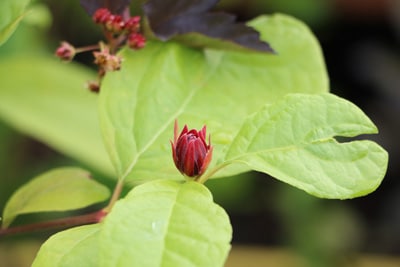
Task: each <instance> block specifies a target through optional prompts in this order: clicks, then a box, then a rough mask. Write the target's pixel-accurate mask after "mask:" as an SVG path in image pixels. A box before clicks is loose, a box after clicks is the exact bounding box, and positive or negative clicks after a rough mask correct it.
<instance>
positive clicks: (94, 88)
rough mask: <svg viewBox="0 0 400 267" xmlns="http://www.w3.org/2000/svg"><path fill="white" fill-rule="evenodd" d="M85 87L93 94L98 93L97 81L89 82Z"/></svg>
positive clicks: (98, 85)
mask: <svg viewBox="0 0 400 267" xmlns="http://www.w3.org/2000/svg"><path fill="white" fill-rule="evenodd" d="M86 86H87V88H88V89H89V90H90V91H91V92H93V93H98V92H99V91H100V84H99V82H97V81H89V82H88V83H87V85H86Z"/></svg>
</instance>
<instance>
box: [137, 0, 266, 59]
mask: <svg viewBox="0 0 400 267" xmlns="http://www.w3.org/2000/svg"><path fill="white" fill-rule="evenodd" d="M216 2H217V1H215V0H195V1H192V0H190V1H188V0H149V1H147V2H146V4H145V5H144V7H143V8H144V12H145V15H146V16H147V19H148V21H149V24H150V27H151V29H152V31H153V33H154V34H155V36H157V37H158V38H159V39H160V40H163V41H166V40H169V39H171V38H173V37H175V36H179V35H180V36H179V40H180V41H183V42H185V43H186V44H188V45H190V46H194V47H207V48H220V49H221V48H223V49H225V50H227V49H236V50H253V51H261V52H269V53H271V52H273V50H272V48H271V47H270V46H269V44H268V43H266V42H265V41H262V40H260V35H259V33H258V32H257V31H255V30H254V29H252V28H251V27H249V26H247V25H245V24H243V23H238V22H235V16H233V15H230V14H226V13H220V12H219V13H211V12H208V10H209V9H210V8H211V7H213V6H214V5H215V4H216Z"/></svg>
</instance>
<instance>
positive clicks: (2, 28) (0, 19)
mask: <svg viewBox="0 0 400 267" xmlns="http://www.w3.org/2000/svg"><path fill="white" fill-rule="evenodd" d="M29 2H30V0H2V1H0V45H1V44H3V43H4V42H5V41H7V39H8V38H9V37H10V35H11V34H12V33H13V32H14V31H15V29H16V28H17V26H18V23H19V22H20V20H21V19H22V18H23V17H24V15H25V8H26V6H27V5H28V4H29Z"/></svg>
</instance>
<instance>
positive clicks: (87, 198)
mask: <svg viewBox="0 0 400 267" xmlns="http://www.w3.org/2000/svg"><path fill="white" fill-rule="evenodd" d="M109 195H110V191H109V190H108V188H107V187H105V186H103V185H101V184H99V183H97V182H96V181H95V180H93V179H91V177H90V173H88V172H87V171H85V170H82V169H79V168H59V169H54V170H51V171H48V172H46V173H44V174H42V175H39V176H37V177H35V178H33V179H32V180H31V181H29V182H28V183H27V184H25V185H24V186H22V187H21V188H19V189H18V190H17V191H15V192H14V194H13V195H12V196H11V198H10V199H9V201H8V202H7V204H6V206H5V208H4V212H3V227H8V226H9V225H10V223H11V222H12V221H13V220H14V219H15V217H16V216H18V215H20V214H25V213H32V212H43V211H64V210H73V209H79V208H84V207H86V206H89V205H92V204H95V203H98V202H101V201H104V200H106V199H107V198H108V197H109Z"/></svg>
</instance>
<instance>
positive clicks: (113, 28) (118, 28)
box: [105, 15, 125, 33]
mask: <svg viewBox="0 0 400 267" xmlns="http://www.w3.org/2000/svg"><path fill="white" fill-rule="evenodd" d="M105 27H106V29H107V30H108V31H110V32H113V33H121V32H122V31H123V30H124V28H125V22H124V21H123V20H122V17H121V16H120V15H110V16H109V17H108V19H107V21H106V22H105Z"/></svg>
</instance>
